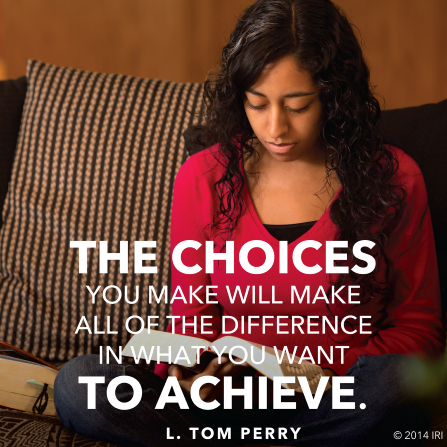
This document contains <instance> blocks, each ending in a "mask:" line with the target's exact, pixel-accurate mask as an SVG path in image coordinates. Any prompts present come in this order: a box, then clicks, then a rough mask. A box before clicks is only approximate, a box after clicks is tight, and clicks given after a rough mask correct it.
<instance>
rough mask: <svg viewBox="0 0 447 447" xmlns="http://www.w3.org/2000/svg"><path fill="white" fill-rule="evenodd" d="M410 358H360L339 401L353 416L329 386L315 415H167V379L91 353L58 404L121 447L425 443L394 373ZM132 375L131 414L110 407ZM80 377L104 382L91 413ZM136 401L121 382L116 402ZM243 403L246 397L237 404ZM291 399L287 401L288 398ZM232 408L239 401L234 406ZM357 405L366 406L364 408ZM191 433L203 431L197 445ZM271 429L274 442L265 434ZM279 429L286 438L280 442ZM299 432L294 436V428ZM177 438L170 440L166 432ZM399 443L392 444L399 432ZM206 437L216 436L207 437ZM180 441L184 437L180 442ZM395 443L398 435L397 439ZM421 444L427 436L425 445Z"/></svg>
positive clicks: (59, 380)
mask: <svg viewBox="0 0 447 447" xmlns="http://www.w3.org/2000/svg"><path fill="white" fill-rule="evenodd" d="M409 360H410V358H409V357H408V356H405V355H402V354H385V355H378V356H371V355H362V356H360V357H359V358H358V360H357V361H356V362H355V363H354V364H353V365H352V366H351V368H350V369H349V370H348V371H347V373H346V375H347V376H354V378H355V382H354V384H344V385H342V388H353V389H354V396H349V397H342V398H341V400H342V401H354V402H355V403H356V408H355V409H353V410H339V409H332V388H331V389H329V390H328V391H326V392H325V393H324V395H323V398H322V399H321V402H320V405H319V407H318V409H309V408H308V407H307V405H301V406H299V407H298V408H297V409H296V410H273V409H271V408H270V409H267V410H259V409H253V410H243V409H242V410H236V409H232V410H228V409H227V410H224V409H220V408H221V407H219V408H218V409H216V410H211V411H206V410H200V409H198V408H197V407H195V406H194V404H192V402H191V400H190V399H189V396H187V401H188V404H189V408H190V409H189V410H181V409H180V408H179V406H178V405H177V404H167V405H166V406H165V408H164V409H162V410H155V405H156V403H157V401H158V398H159V396H160V393H161V390H162V388H163V386H164V383H165V382H164V380H163V379H161V378H160V377H158V376H157V375H155V374H154V373H152V372H150V371H148V370H147V369H144V368H142V367H139V366H131V365H124V364H123V365H118V364H109V365H105V364H103V365H100V364H99V357H98V356H96V355H86V356H82V357H78V358H76V359H74V360H72V361H70V362H69V363H67V364H66V365H65V366H64V367H63V368H62V369H61V371H60V372H59V374H58V375H57V377H56V382H55V390H54V399H55V406H56V411H57V414H58V415H59V417H60V419H61V421H62V422H63V424H64V425H65V426H66V427H67V428H69V429H70V430H74V431H77V432H78V433H81V434H83V435H86V436H90V437H92V438H97V439H100V440H103V441H107V442H111V443H114V444H119V445H122V446H155V447H160V446H165V445H171V444H172V445H176V447H183V446H193V445H195V446H215V445H245V444H263V443H265V444H268V445H299V446H331V447H332V446H334V447H348V446H358V445H362V446H363V445H365V446H388V445H401V446H408V445H420V444H421V442H422V441H421V440H420V439H416V440H409V439H405V432H406V431H413V432H422V434H424V432H425V431H426V430H428V428H429V425H430V417H429V416H428V414H426V412H425V411H424V410H423V409H422V408H420V407H419V406H418V405H416V404H414V403H411V402H409V401H407V400H406V398H405V394H404V392H403V387H402V383H401V380H400V379H399V377H400V376H399V374H398V373H397V371H399V370H405V367H406V366H405V365H406V362H408V361H409ZM122 375H128V376H132V377H134V378H135V379H137V380H138V381H139V382H140V384H141V386H142V389H143V396H142V399H141V401H140V403H139V404H138V405H137V406H136V407H135V408H133V409H131V410H117V409H116V408H114V407H113V406H112V405H110V403H109V401H108V399H107V395H106V388H107V384H108V383H109V382H110V381H111V380H112V379H113V378H115V377H117V376H122ZM79 376H104V377H105V384H98V385H96V409H95V410H93V409H90V410H89V409H87V385H86V384H79V383H78V377H79ZM132 396H133V389H132V388H131V387H130V385H127V384H121V385H119V386H118V388H117V389H116V397H117V398H118V399H119V400H120V401H121V402H127V401H129V400H130V399H131V398H132ZM237 399H241V398H237ZM284 400H286V399H284ZM234 402H236V401H235V400H234ZM360 403H364V404H366V407H365V408H364V409H361V408H360ZM190 427H200V430H198V431H196V432H195V433H196V439H195V440H193V439H192V431H191V430H190ZM204 427H210V428H212V429H213V430H214V434H215V436H214V437H213V438H210V439H204V438H202V436H201V429H202V428H204ZM218 427H223V428H224V429H225V428H226V427H231V440H228V439H227V440H219V439H218ZM241 427H246V428H247V429H250V435H248V436H245V437H244V439H241V435H240V433H241V431H240V430H241ZM254 427H260V428H262V429H261V430H260V432H259V433H261V439H260V438H256V439H254V437H253V430H252V429H253V428H254ZM265 427H273V429H274V431H273V433H274V434H273V438H272V437H268V436H267V435H266V434H265V431H264V430H263V429H264V428H265ZM279 427H281V428H282V430H283V432H284V430H286V432H285V433H286V437H287V439H284V436H282V437H281V438H282V439H279V438H280V434H279V429H278V428H279ZM298 427H301V428H300V430H299V431H298V433H297V434H296V435H293V433H292V431H291V428H294V430H295V433H296V429H297V428H298ZM168 428H169V432H170V435H171V436H173V438H174V439H172V440H170V439H167V429H168ZM397 431H399V432H401V433H402V435H403V438H402V439H395V438H394V437H395V434H394V433H395V432H397ZM204 433H205V437H208V436H209V435H210V434H211V431H210V430H207V431H205V432H204ZM178 437H180V438H178ZM396 437H398V435H396ZM423 439H424V438H422V440H423Z"/></svg>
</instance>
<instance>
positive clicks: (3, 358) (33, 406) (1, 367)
mask: <svg viewBox="0 0 447 447" xmlns="http://www.w3.org/2000/svg"><path fill="white" fill-rule="evenodd" d="M57 373H58V370H57V368H55V367H54V366H52V365H50V364H49V363H47V362H45V361H44V360H42V359H39V358H38V357H35V356H33V355H31V354H29V353H28V352H26V351H22V350H21V349H19V348H16V347H15V346H13V345H10V344H9V343H6V342H2V341H0V406H4V407H8V408H13V409H15V410H22V411H28V412H30V413H39V414H49V415H54V414H56V410H55V409H54V397H53V392H54V380H55V379H56V375H57Z"/></svg>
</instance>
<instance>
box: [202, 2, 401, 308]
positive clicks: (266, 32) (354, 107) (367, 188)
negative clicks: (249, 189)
mask: <svg viewBox="0 0 447 447" xmlns="http://www.w3.org/2000/svg"><path fill="white" fill-rule="evenodd" d="M290 54H292V55H295V56H296V59H297V62H298V64H299V65H300V66H302V67H304V68H305V69H306V70H307V71H308V72H309V74H310V75H311V76H312V78H313V80H314V81H315V82H316V83H317V84H318V85H319V86H320V87H321V93H320V99H321V101H322V103H323V107H324V116H323V122H322V126H321V129H320V137H321V139H322V141H323V142H324V143H325V146H326V147H327V149H326V166H327V168H326V174H327V177H326V185H328V184H329V176H330V174H331V171H334V172H335V173H336V174H337V176H338V178H339V180H340V182H341V184H342V185H343V188H342V190H341V193H340V194H339V197H338V199H337V200H335V201H334V202H333V204H332V206H331V208H330V217H331V219H332V221H333V222H334V223H335V224H336V226H337V228H338V232H337V236H336V237H337V238H338V239H339V240H344V241H348V243H349V248H348V249H347V250H346V253H347V254H348V261H347V262H348V264H347V265H352V264H351V263H352V262H353V261H354V258H353V254H352V246H353V244H354V243H355V242H357V241H359V240H363V239H367V240H370V241H372V242H374V243H375V247H374V249H373V250H372V251H371V252H370V254H372V255H373V256H374V257H375V258H376V269H375V271H374V272H372V273H370V274H365V275H358V274H356V273H354V272H353V271H352V270H350V272H349V273H348V274H345V275H339V277H338V278H337V280H336V281H335V284H334V287H335V288H336V289H337V288H338V287H340V286H341V285H342V284H343V283H345V282H346V280H347V279H348V278H347V276H349V279H350V281H349V282H350V283H351V284H356V285H360V286H361V290H362V291H363V302H366V301H364V298H365V297H368V298H370V297H372V296H374V295H377V294H380V295H389V294H390V285H389V284H388V283H386V282H385V283H383V282H380V281H379V280H378V279H377V278H376V276H377V275H376V272H377V271H378V270H379V268H380V266H381V265H382V262H383V263H385V264H384V265H385V268H386V272H388V260H387V259H386V254H385V248H386V245H387V239H388V235H389V233H390V231H391V229H392V226H393V224H394V223H395V222H396V219H398V218H399V217H400V215H401V213H402V212H403V205H404V201H405V198H406V192H405V189H404V188H403V187H402V186H401V185H399V184H395V182H394V181H393V177H394V175H395V173H396V171H397V169H398V161H397V157H396V155H395V154H394V153H393V152H392V151H391V150H390V149H389V148H387V146H385V145H384V144H383V141H382V138H381V135H380V133H379V130H378V127H377V124H378V120H379V118H380V106H379V103H378V101H377V100H376V98H375V97H374V96H373V94H372V92H371V89H370V72H369V69H368V67H367V65H366V63H365V60H364V59H363V55H362V51H361V48H360V45H359V43H358V41H357V38H356V36H355V34H354V32H353V29H352V27H351V25H350V23H349V21H348V20H347V18H346V16H345V15H344V13H343V12H342V11H341V10H340V9H339V8H338V7H337V6H335V5H334V4H333V3H332V2H331V1H329V0H258V1H257V2H256V3H254V4H253V5H252V6H250V7H249V8H248V9H246V10H245V11H244V12H243V13H242V15H241V16H240V17H239V19H238V21H237V24H236V28H235V29H234V31H233V32H232V33H231V37H230V42H229V43H228V45H226V46H225V48H224V49H223V52H222V61H221V64H220V66H219V68H218V69H216V70H215V71H214V72H212V73H210V74H209V75H208V77H207V79H206V81H205V90H204V99H205V105H206V118H205V119H206V121H205V123H204V126H203V128H202V129H201V131H200V137H199V141H201V142H202V143H204V144H212V143H215V142H216V141H218V142H220V145H219V152H220V153H219V155H220V157H219V159H220V160H221V161H222V163H223V165H224V168H225V170H224V174H223V177H222V178H221V179H220V180H219V181H218V182H217V183H216V184H215V190H216V193H217V195H218V197H219V200H220V205H219V209H218V211H217V212H216V214H215V215H214V219H213V222H212V223H210V226H211V227H212V228H214V229H215V230H216V231H219V232H220V233H218V234H222V233H226V234H227V238H228V237H229V236H228V235H231V234H232V232H233V230H234V228H235V227H236V225H237V222H238V219H239V217H240V216H241V214H242V213H243V212H244V210H245V207H246V204H245V203H244V200H243V197H242V188H243V187H244V184H245V181H244V175H243V172H241V169H240V162H241V159H246V157H251V156H253V155H255V154H256V151H255V148H254V145H253V144H254V140H255V136H254V134H253V130H252V128H251V126H250V123H249V121H248V119H247V116H246V114H245V110H244V98H245V92H246V91H247V90H249V88H250V87H251V86H252V85H253V84H254V83H255V82H256V80H257V79H258V78H259V76H260V75H261V72H262V71H263V69H264V67H265V66H266V65H267V64H269V63H271V62H274V61H278V60H279V59H281V58H282V57H284V56H287V55H290Z"/></svg>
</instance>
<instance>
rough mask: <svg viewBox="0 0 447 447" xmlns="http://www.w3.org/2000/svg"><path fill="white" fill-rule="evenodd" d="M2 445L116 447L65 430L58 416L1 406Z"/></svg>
mask: <svg viewBox="0 0 447 447" xmlns="http://www.w3.org/2000/svg"><path fill="white" fill-rule="evenodd" d="M0 445H1V446H8V447H23V446H25V445H26V446H34V447H44V446H45V447H116V446H115V445H112V444H109V443H107V442H102V441H96V440H94V439H91V438H87V437H85V436H82V435H80V434H78V433H74V432H72V431H70V430H68V429H66V428H65V427H64V426H63V425H62V422H61V421H60V420H59V418H58V417H54V416H43V415H40V414H32V413H25V412H22V411H15V410H8V409H5V408H1V407H0Z"/></svg>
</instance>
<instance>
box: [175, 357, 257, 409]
mask: <svg viewBox="0 0 447 447" xmlns="http://www.w3.org/2000/svg"><path fill="white" fill-rule="evenodd" d="M247 366H248V364H247V363H242V364H240V365H236V364H234V363H232V362H231V361H230V359H229V358H228V357H222V358H221V363H220V364H219V358H218V357H216V358H214V359H213V360H211V362H209V363H208V365H207V366H206V367H205V368H204V369H203V370H202V371H201V372H200V373H198V374H196V373H195V372H194V371H191V370H188V369H186V368H183V367H181V366H179V365H171V366H170V367H169V369H168V375H169V376H173V377H177V380H178V383H179V384H180V386H181V388H182V389H183V390H184V391H187V392H188V393H191V387H192V384H193V383H194V382H195V381H196V380H197V379H199V378H200V377H203V376H214V377H217V378H218V379H220V382H219V383H218V384H217V385H216V386H214V385H213V384H211V383H206V384H204V385H203V386H202V387H201V388H200V392H199V396H200V398H201V399H202V400H203V401H205V402H212V401H213V400H214V399H221V398H222V397H223V378H224V377H225V376H232V377H236V376H238V375H239V374H240V373H241V372H242V371H243V370H244V369H245V368H246V367H247Z"/></svg>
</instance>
